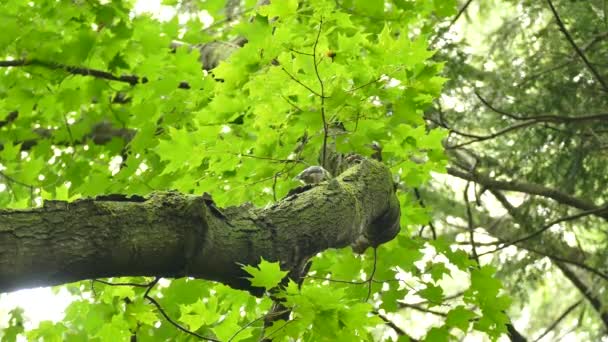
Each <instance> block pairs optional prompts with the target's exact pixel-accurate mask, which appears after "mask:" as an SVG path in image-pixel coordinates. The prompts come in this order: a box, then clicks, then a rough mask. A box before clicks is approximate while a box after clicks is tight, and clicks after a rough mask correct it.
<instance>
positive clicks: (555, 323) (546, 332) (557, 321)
mask: <svg viewBox="0 0 608 342" xmlns="http://www.w3.org/2000/svg"><path fill="white" fill-rule="evenodd" d="M582 303H583V300H582V299H579V300H578V301H576V302H575V303H574V304H572V305H570V306H569V307H568V308H567V309H566V310H565V311H564V312H563V313H562V314H561V315H560V316H559V317H558V318H557V319H556V320H555V322H553V323H552V324H551V325H550V326H549V327H547V329H546V330H545V331H544V332H543V333H542V334H540V336H538V337H537V338H536V339H535V340H534V342H537V341H539V340H540V339H541V338H543V337H545V335H547V334H548V333H549V332H551V330H553V329H555V327H557V325H558V324H559V323H560V322H561V321H562V320H563V319H564V318H566V316H568V315H569V314H570V313H571V312H572V311H574V309H576V308H577V307H578V306H579V305H581V304H582Z"/></svg>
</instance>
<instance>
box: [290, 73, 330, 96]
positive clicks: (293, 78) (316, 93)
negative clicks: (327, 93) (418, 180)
mask: <svg viewBox="0 0 608 342" xmlns="http://www.w3.org/2000/svg"><path fill="white" fill-rule="evenodd" d="M281 70H283V71H284V72H285V73H286V74H287V76H289V77H290V78H291V79H292V80H294V81H295V82H296V83H297V84H299V85H301V86H302V87H304V88H306V90H308V91H309V92H311V93H313V94H315V95H316V96H318V97H322V96H321V94H319V93H318V92H316V91H314V90H313V89H312V88H311V87H309V86H307V85H306V84H304V83H302V81H300V80H299V79H297V78H296V77H295V76H293V75H292V74H291V73H290V72H289V71H287V69H285V67H281Z"/></svg>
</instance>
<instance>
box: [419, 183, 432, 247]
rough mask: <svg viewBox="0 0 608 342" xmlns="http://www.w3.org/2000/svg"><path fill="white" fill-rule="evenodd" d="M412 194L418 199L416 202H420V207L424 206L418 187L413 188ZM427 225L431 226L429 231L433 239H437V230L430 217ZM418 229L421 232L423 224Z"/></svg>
mask: <svg viewBox="0 0 608 342" xmlns="http://www.w3.org/2000/svg"><path fill="white" fill-rule="evenodd" d="M414 195H416V199H418V204H420V206H421V207H422V208H426V205H425V204H424V200H423V199H422V196H421V195H420V191H419V190H418V188H414ZM429 227H430V228H431V233H432V234H433V240H437V231H436V230H435V225H434V224H433V220H432V219H429ZM420 230H421V233H422V231H423V230H424V226H423V227H422V228H420Z"/></svg>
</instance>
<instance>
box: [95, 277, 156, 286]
mask: <svg viewBox="0 0 608 342" xmlns="http://www.w3.org/2000/svg"><path fill="white" fill-rule="evenodd" d="M91 281H92V282H93V283H102V284H104V285H109V286H133V287H145V288H148V287H150V286H151V285H154V284H156V283H155V282H154V281H152V282H149V283H147V284H139V283H129V282H127V283H111V282H109V281H105V280H101V279H91Z"/></svg>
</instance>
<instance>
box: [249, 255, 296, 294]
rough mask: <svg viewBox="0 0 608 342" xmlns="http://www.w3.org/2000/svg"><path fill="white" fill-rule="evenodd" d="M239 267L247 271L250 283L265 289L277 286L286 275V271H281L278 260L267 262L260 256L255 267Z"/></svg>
mask: <svg viewBox="0 0 608 342" xmlns="http://www.w3.org/2000/svg"><path fill="white" fill-rule="evenodd" d="M241 268H242V269H243V270H244V271H245V272H247V273H249V274H250V275H251V276H252V277H249V278H248V279H250V282H251V285H253V286H257V287H263V288H265V289H266V290H270V289H272V288H275V287H277V285H279V283H280V282H281V280H283V278H285V276H287V273H289V272H288V271H281V266H280V263H279V262H268V261H266V260H264V258H262V260H261V261H260V263H259V264H258V265H257V267H253V266H249V265H241Z"/></svg>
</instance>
